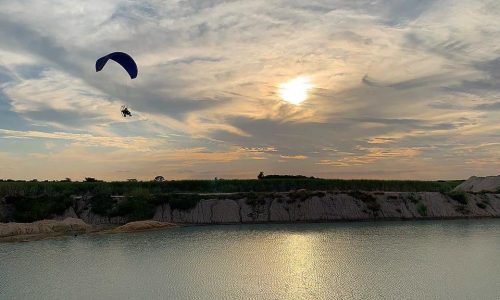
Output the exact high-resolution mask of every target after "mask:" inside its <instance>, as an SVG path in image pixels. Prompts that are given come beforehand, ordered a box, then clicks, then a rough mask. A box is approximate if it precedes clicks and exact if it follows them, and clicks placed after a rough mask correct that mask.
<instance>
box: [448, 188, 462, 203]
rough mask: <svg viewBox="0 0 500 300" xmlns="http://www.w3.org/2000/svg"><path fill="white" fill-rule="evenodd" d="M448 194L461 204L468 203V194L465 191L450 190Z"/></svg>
mask: <svg viewBox="0 0 500 300" xmlns="http://www.w3.org/2000/svg"><path fill="white" fill-rule="evenodd" d="M447 195H448V197H450V198H451V199H453V200H455V201H456V202H458V203H460V204H463V205H465V204H467V195H466V194H465V193H464V192H457V191H453V192H448V193H447Z"/></svg>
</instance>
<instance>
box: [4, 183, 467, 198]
mask: <svg viewBox="0 0 500 300" xmlns="http://www.w3.org/2000/svg"><path fill="white" fill-rule="evenodd" d="M89 179H90V180H89ZM94 180H95V181H94ZM461 182H462V181H459V180H455V181H412V180H364V179H355V180H342V179H316V178H315V179H311V178H269V179H265V180H239V179H231V180H223V179H219V180H177V181H176V180H171V181H163V182H161V181H138V182H102V181H98V180H96V179H94V178H87V179H86V181H85V182H71V181H58V182H55V181H51V182H46V181H38V182H31V181H30V182H28V181H0V197H4V196H7V195H58V194H71V195H83V194H87V193H90V194H109V195H111V194H112V195H126V194H128V193H130V192H132V191H134V190H137V189H142V190H147V191H148V192H149V193H151V194H166V193H241V192H286V191H290V190H298V189H306V190H324V191H327V190H328V191H350V190H362V191H394V192H423V191H426V192H443V193H447V192H450V191H451V190H452V189H453V188H454V187H456V186H457V185H458V184H460V183H461ZM449 195H450V196H451V197H455V198H457V197H461V196H455V195H454V194H453V193H451V194H449ZM452 195H453V196H452ZM459 201H460V200H459Z"/></svg>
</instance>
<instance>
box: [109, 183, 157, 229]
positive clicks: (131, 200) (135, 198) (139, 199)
mask: <svg viewBox="0 0 500 300" xmlns="http://www.w3.org/2000/svg"><path fill="white" fill-rule="evenodd" d="M154 211H155V203H154V201H153V197H152V196H151V194H150V193H149V192H148V191H147V190H142V189H139V190H134V191H132V192H131V193H130V194H129V195H128V196H127V197H126V198H125V200H124V201H123V202H120V203H118V205H117V206H116V208H115V209H114V210H112V212H111V213H110V215H111V216H127V217H128V218H129V219H130V220H131V221H138V220H147V219H151V218H152V217H153V215H154Z"/></svg>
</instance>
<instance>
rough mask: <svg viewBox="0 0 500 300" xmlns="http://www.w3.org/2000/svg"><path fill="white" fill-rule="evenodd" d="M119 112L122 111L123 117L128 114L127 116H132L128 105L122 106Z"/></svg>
mask: <svg viewBox="0 0 500 300" xmlns="http://www.w3.org/2000/svg"><path fill="white" fill-rule="evenodd" d="M121 112H122V115H123V117H124V118H126V117H127V116H129V117H131V116H132V114H131V113H130V111H129V110H128V107H126V106H125V105H123V106H122V108H121Z"/></svg>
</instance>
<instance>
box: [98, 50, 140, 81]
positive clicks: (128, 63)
mask: <svg viewBox="0 0 500 300" xmlns="http://www.w3.org/2000/svg"><path fill="white" fill-rule="evenodd" d="M110 59H111V60H114V61H116V62H117V63H118V64H120V66H122V67H123V68H124V69H125V71H127V73H128V75H129V76H130V78H131V79H134V78H136V77H137V72H138V71H137V64H136V63H135V61H134V59H133V58H132V57H131V56H130V55H128V54H127V53H123V52H113V53H110V54H108V55H105V56H103V57H101V58H99V59H98V60H97V61H96V62H95V71H96V72H99V71H101V70H102V68H104V66H105V65H106V63H107V62H108V60H110Z"/></svg>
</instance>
